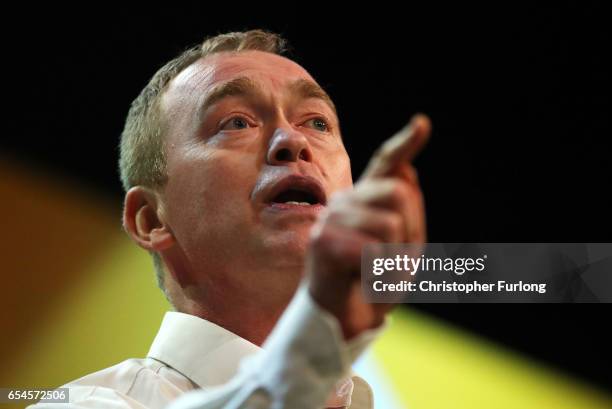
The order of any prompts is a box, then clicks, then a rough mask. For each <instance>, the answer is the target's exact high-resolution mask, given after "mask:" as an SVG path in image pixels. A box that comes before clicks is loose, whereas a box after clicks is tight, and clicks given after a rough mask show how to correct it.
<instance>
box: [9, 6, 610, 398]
mask: <svg viewBox="0 0 612 409" xmlns="http://www.w3.org/2000/svg"><path fill="white" fill-rule="evenodd" d="M148 7H153V6H152V5H149V6H148ZM330 7H331V5H330V4H327V5H315V4H313V3H308V4H303V5H299V6H298V5H291V4H288V3H285V4H284V5H282V7H281V6H279V8H277V9H276V11H275V12H272V11H267V10H263V9H261V8H260V7H259V6H257V7H250V8H244V7H243V6H241V5H238V4H236V5H233V6H232V7H231V8H228V9H225V10H223V9H214V10H213V9H210V8H207V7H205V6H204V5H201V6H189V7H188V6H181V7H180V8H179V7H172V6H171V5H169V4H168V5H166V6H165V7H163V8H161V7H160V8H155V9H154V10H152V9H148V8H143V9H133V10H127V9H125V8H122V9H106V8H103V7H99V6H98V7H96V6H88V7H87V8H86V9H85V8H82V9H57V8H54V9H45V10H42V9H38V8H36V9H34V8H33V9H31V10H25V9H24V10H21V11H20V12H15V13H14V14H7V15H6V16H5V19H7V23H11V24H10V25H5V26H4V28H3V31H4V36H3V37H4V38H3V43H4V53H5V56H4V58H3V60H4V64H3V65H4V66H5V69H7V70H8V71H7V73H6V74H5V77H4V87H5V91H7V90H8V91H9V92H5V94H4V96H5V98H6V99H5V103H6V102H8V104H7V105H8V106H10V107H11V110H10V111H9V114H8V115H6V117H5V121H6V122H5V125H6V126H5V131H6V133H5V134H4V135H3V136H2V139H1V140H2V142H1V145H0V149H1V151H2V152H4V154H6V155H9V156H12V157H16V158H18V159H19V160H23V161H27V162H30V163H33V164H35V165H36V166H38V167H40V168H42V169H45V170H50V171H52V172H55V173H57V174H59V175H62V176H67V177H68V178H70V179H72V180H76V181H77V182H79V183H82V184H86V185H88V186H91V187H93V188H94V189H98V190H99V191H101V192H103V194H106V195H108V196H109V197H110V198H111V199H112V200H116V201H117V202H118V203H119V202H120V200H121V195H122V191H121V186H120V184H119V181H118V175H117V170H116V168H117V166H116V161H117V156H118V151H117V143H118V137H119V134H120V132H121V129H122V126H123V120H124V118H125V114H126V112H127V109H128V106H129V103H130V102H131V100H132V99H133V98H134V97H135V96H136V95H137V93H138V92H139V91H140V90H141V89H142V87H143V86H144V85H145V84H146V82H147V81H148V79H149V78H150V76H151V75H152V74H153V73H154V72H155V71H156V70H157V68H159V67H160V66H161V65H163V64H164V63H165V62H166V61H167V60H169V59H170V58H172V57H174V56H175V55H176V54H177V53H179V52H180V51H182V50H183V49H184V48H186V47H187V46H189V45H192V44H195V43H198V42H200V41H201V40H202V38H203V37H204V36H207V35H212V34H217V33H220V32H225V31H228V30H243V29H251V28H265V29H268V30H272V31H276V32H280V33H282V34H284V36H285V37H286V38H287V39H288V40H289V41H290V44H291V45H292V46H293V49H294V52H293V54H292V57H293V58H294V59H296V60H297V61H298V62H300V63H301V64H302V65H304V66H305V67H306V69H308V70H309V71H310V72H311V73H312V74H313V76H314V77H315V78H317V79H318V81H319V82H320V83H321V84H322V85H323V86H324V87H325V88H326V89H327V90H328V91H329V93H330V94H331V96H332V98H333V99H334V101H335V102H336V105H337V106H338V109H339V113H340V117H341V122H342V124H343V134H344V138H345V142H346V145H347V149H348V150H349V154H350V155H351V157H352V159H353V171H354V176H355V177H358V176H359V174H360V172H361V171H362V169H363V168H364V166H365V164H366V163H367V160H368V158H369V157H370V155H371V153H372V151H373V150H374V149H375V148H376V147H377V146H378V145H379V143H380V142H381V141H383V140H384V139H385V138H386V137H388V136H390V135H391V134H392V133H393V132H395V131H396V130H398V129H399V128H400V127H401V126H403V125H404V124H405V123H406V122H407V121H408V120H409V118H410V116H411V115H412V114H413V113H415V112H425V113H427V114H428V115H430V117H431V118H432V120H433V124H434V133H433V137H432V140H431V143H430V145H429V146H428V148H427V149H426V150H425V151H424V152H423V154H422V155H421V156H420V157H419V159H418V160H417V162H416V164H417V167H418V169H419V175H420V178H421V183H422V187H423V189H424V192H425V197H426V200H427V214H428V224H429V240H430V241H431V242H611V241H612V235H611V231H612V230H611V227H612V221H611V217H610V209H612V206H611V204H612V203H611V200H610V196H609V195H607V194H606V193H607V191H609V190H610V185H611V183H610V179H611V175H612V173H611V166H610V152H611V150H610V145H609V143H608V142H609V139H610V137H611V133H610V124H609V116H610V115H609V114H610V101H609V100H610V98H609V95H610V89H609V88H610V87H609V76H610V67H609V65H608V63H607V61H605V60H606V56H609V55H610V49H612V48H611V47H610V41H609V24H610V21H611V20H610V14H609V13H607V11H606V10H605V9H604V7H603V4H602V3H599V2H576V3H571V2H570V3H568V2H563V3H560V4H557V5H554V6H543V5H540V6H533V5H529V6H526V5H517V4H516V3H511V5H510V4H509V5H507V6H505V7H504V6H496V7H495V8H491V7H490V6H484V5H471V6H465V5H462V6H455V7H449V6H447V5H444V4H443V3H439V4H436V5H430V6H427V7H425V6H422V5H416V4H408V5H406V6H404V7H403V8H383V7H380V8H377V9H373V8H363V9H356V8H355V7H354V6H350V7H349V6H343V8H342V9H337V10H335V11H334V12H332V11H330V9H329V8H330ZM370 7H371V6H370ZM278 10H282V13H279V12H278ZM418 308H420V309H421V310H424V311H426V312H427V313H430V314H434V315H435V316H437V317H440V318H442V319H444V320H448V321H450V322H452V323H455V324H457V325H460V326H462V327H464V328H466V329H469V330H472V331H474V332H476V333H478V334H481V335H484V336H485V337H488V338H489V339H492V340H494V341H497V342H501V343H502V344H503V345H505V346H508V347H511V348H513V349H515V350H518V351H520V352H522V353H524V354H527V355H528V356H530V357H533V358H536V359H537V360H539V361H540V362H544V363H546V364H549V365H552V366H553V367H557V368H561V369H562V370H564V371H566V372H568V373H570V374H573V375H576V376H578V377H580V378H581V379H584V380H586V381H589V382H591V383H593V384H595V385H599V386H601V387H604V388H609V386H610V379H609V376H608V375H607V373H606V370H607V368H606V366H607V365H606V362H607V364H609V361H610V345H612V342H611V337H610V335H609V331H608V329H609V327H610V315H609V308H608V307H607V306H606V305H486V306H484V305H422V306H418Z"/></svg>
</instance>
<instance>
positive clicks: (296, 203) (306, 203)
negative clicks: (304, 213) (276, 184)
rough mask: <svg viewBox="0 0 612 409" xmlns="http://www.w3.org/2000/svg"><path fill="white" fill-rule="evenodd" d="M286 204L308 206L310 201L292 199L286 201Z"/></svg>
mask: <svg viewBox="0 0 612 409" xmlns="http://www.w3.org/2000/svg"><path fill="white" fill-rule="evenodd" d="M286 204H290V205H298V206H310V203H308V202H296V201H293V200H291V201H289V202H286Z"/></svg>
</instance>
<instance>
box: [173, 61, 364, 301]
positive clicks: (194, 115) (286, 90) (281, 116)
mask: <svg viewBox="0 0 612 409" xmlns="http://www.w3.org/2000/svg"><path fill="white" fill-rule="evenodd" d="M161 111H162V118H163V120H164V123H165V124H166V131H165V137H166V157H167V173H168V181H167V185H166V186H165V188H164V191H163V195H162V198H163V212H164V217H165V222H166V223H167V225H168V226H169V228H170V229H171V231H172V233H173V235H174V237H175V239H176V246H178V248H179V249H180V251H181V253H182V255H183V257H182V261H181V266H180V267H176V268H181V269H183V270H186V271H183V272H182V273H183V274H188V275H189V276H190V279H191V280H194V281H195V282H197V283H198V284H200V285H201V284H203V283H208V286H212V287H215V286H217V287H219V286H225V287H227V286H229V287H230V288H234V289H242V290H245V289H246V288H253V289H254V290H252V291H251V292H252V293H253V295H256V294H258V293H259V292H260V290H258V288H263V289H265V291H266V292H267V293H268V294H270V291H274V289H277V290H278V291H285V290H283V288H287V287H288V286H289V288H290V289H291V290H293V289H294V288H295V285H296V284H297V282H298V281H299V278H300V277H299V273H298V274H296V272H299V271H301V267H302V264H303V260H304V254H305V249H306V244H307V241H308V235H309V230H310V228H311V227H312V225H313V222H314V221H315V220H316V218H317V215H318V214H319V213H320V212H321V210H323V209H324V205H325V203H326V202H327V201H328V200H329V198H330V196H331V194H332V193H333V192H334V191H336V190H339V189H345V188H349V187H350V186H351V185H352V179H351V172H350V164H349V158H348V155H347V153H346V150H345V148H344V145H343V143H342V140H341V135H340V129H339V124H338V118H337V115H336V113H335V110H334V108H333V107H332V105H331V101H327V100H326V94H325V93H324V92H323V91H322V90H321V89H320V88H319V86H318V85H317V83H316V82H315V81H314V79H313V78H312V77H311V76H310V75H309V74H308V72H306V70H304V69H303V68H302V67H301V66H299V65H297V64H296V63H294V62H292V61H290V60H288V59H286V58H284V57H281V56H278V55H274V54H270V53H265V52H260V51H246V52H240V53H220V54H214V55H212V56H209V57H207V58H205V59H203V60H199V61H198V62H196V63H194V64H193V65H191V66H190V67H188V68H187V69H185V70H184V71H183V72H181V73H180V74H179V75H178V76H177V77H176V78H175V79H174V80H173V81H172V82H171V84H170V86H169V88H168V90H167V91H166V92H165V93H164V96H163V99H162V105H161ZM247 286H250V287H247ZM249 291H250V290H249ZM249 291H247V292H249Z"/></svg>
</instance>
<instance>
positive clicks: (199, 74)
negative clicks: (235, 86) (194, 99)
mask: <svg viewBox="0 0 612 409" xmlns="http://www.w3.org/2000/svg"><path fill="white" fill-rule="evenodd" d="M238 77H249V78H251V79H253V80H254V81H256V82H260V83H263V84H262V85H265V88H268V89H270V88H272V89H270V91H279V90H282V89H283V88H284V87H285V86H287V84H290V83H292V82H294V81H295V80H298V79H307V80H310V81H312V82H315V83H316V81H315V80H314V78H312V76H311V75H310V74H309V73H308V72H307V71H306V70H305V69H304V68H303V67H302V66H300V65H299V64H297V63H295V62H294V61H291V60H289V59H288V58H285V57H283V56H280V55H276V54H271V53H267V52H263V51H242V52H231V53H230V52H223V53H216V54H212V55H210V56H208V57H206V58H202V59H200V60H198V61H196V62H195V63H193V64H192V65H190V66H189V67H187V68H186V69H185V70H183V71H182V72H181V73H180V74H179V75H177V76H176V78H174V79H173V80H172V82H171V83H170V85H169V87H168V89H167V90H166V93H165V94H166V95H167V96H168V97H171V98H172V99H174V98H176V97H177V96H178V95H180V96H181V97H179V98H180V99H181V100H184V98H186V97H188V96H190V95H193V96H198V97H202V96H205V95H206V93H207V92H208V91H210V90H211V89H213V88H214V87H215V86H216V85H218V84H220V83H223V82H226V81H229V80H231V79H234V78H238ZM177 94H178V95H177Z"/></svg>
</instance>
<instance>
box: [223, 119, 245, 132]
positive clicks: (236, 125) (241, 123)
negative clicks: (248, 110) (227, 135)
mask: <svg viewBox="0 0 612 409" xmlns="http://www.w3.org/2000/svg"><path fill="white" fill-rule="evenodd" d="M248 127H249V122H248V121H247V120H246V119H245V118H243V117H241V116H235V117H232V118H230V119H229V121H227V122H225V123H224V124H222V126H221V130H224V131H233V130H238V129H246V128H248Z"/></svg>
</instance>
